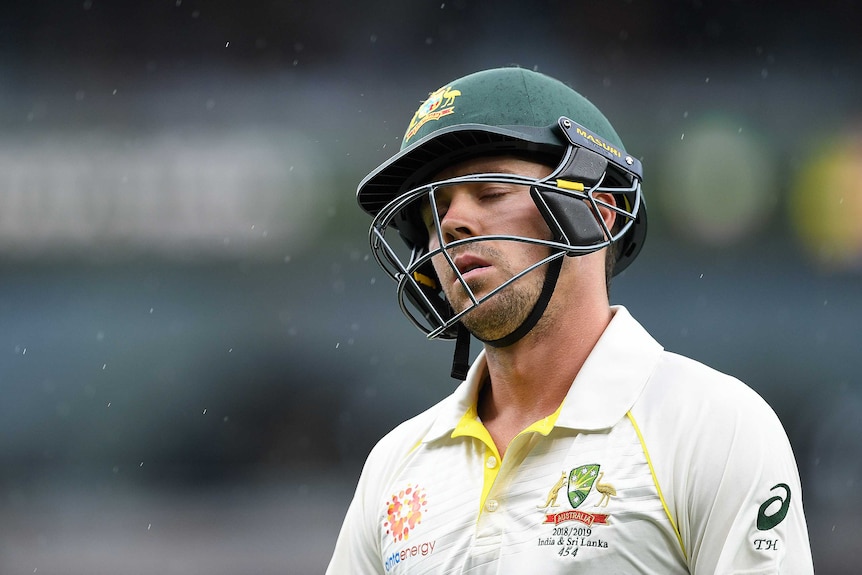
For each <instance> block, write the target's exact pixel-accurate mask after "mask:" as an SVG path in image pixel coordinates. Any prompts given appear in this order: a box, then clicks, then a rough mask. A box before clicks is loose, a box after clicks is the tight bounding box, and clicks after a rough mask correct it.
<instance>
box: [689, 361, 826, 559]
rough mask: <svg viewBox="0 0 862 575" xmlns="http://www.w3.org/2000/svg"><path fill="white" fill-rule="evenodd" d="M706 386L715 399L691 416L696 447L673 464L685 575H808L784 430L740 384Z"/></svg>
mask: <svg viewBox="0 0 862 575" xmlns="http://www.w3.org/2000/svg"><path fill="white" fill-rule="evenodd" d="M714 383H715V382H714ZM712 387H713V389H717V390H718V393H715V394H714V395H711V396H710V397H709V401H707V402H705V403H704V404H702V407H701V409H699V410H698V411H701V413H700V416H699V417H697V426H696V429H697V431H696V432H695V433H694V434H693V435H694V436H695V438H696V440H695V441H694V442H689V444H688V445H687V447H686V449H684V450H683V451H684V452H685V451H687V452H688V457H683V458H681V460H680V461H678V465H677V466H676V471H675V475H676V477H675V479H674V483H675V484H677V485H683V486H685V488H684V489H683V490H682V492H681V493H679V494H678V501H677V505H678V507H677V509H678V511H680V510H681V511H682V512H681V513H679V521H680V534H681V537H682V539H683V542H684V545H685V547H686V548H687V550H688V560H689V566H690V570H691V572H692V573H694V574H707V573H709V574H713V573H721V574H724V573H727V574H746V575H760V574H766V573H770V574H772V573H782V574H800V575H802V574H810V573H813V572H814V568H813V563H812V558H811V547H810V544H809V540H808V529H807V526H806V522H805V515H804V512H803V508H802V489H801V484H800V480H799V472H798V470H797V466H796V461H795V458H794V456H793V451H792V449H791V446H790V442H789V440H788V439H787V434H786V433H785V431H784V428H783V427H782V425H781V423H780V421H779V420H778V417H777V416H776V415H775V413H774V412H773V411H772V409H771V408H770V407H769V406H768V405H767V404H766V402H765V401H763V399H762V398H761V397H760V396H759V395H757V394H756V393H755V392H754V391H753V390H751V389H750V388H748V387H746V386H745V385H744V384H742V383H741V382H739V381H737V380H734V379H732V378H728V377H722V378H721V381H720V383H718V384H717V385H715V386H712ZM686 459H689V461H685V460H686ZM679 463H682V465H679ZM680 498H681V499H680Z"/></svg>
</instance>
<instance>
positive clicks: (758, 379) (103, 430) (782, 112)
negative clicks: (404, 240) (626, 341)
mask: <svg viewBox="0 0 862 575" xmlns="http://www.w3.org/2000/svg"><path fill="white" fill-rule="evenodd" d="M860 21H862V5H860V3H859V2H854V1H850V0H844V1H839V0H829V1H826V2H819V3H816V4H815V3H812V2H799V1H795V0H788V1H785V2H781V3H769V2H767V3H762V2H761V3H755V4H752V3H750V2H737V1H731V2H721V3H719V2H701V1H693V2H668V3H647V2H641V1H637V0H612V1H609V2H601V3H597V2H586V1H565V2H564V1H548V0H536V1H534V2H530V3H529V6H527V5H525V4H523V3H516V2H506V1H501V2H494V3H493V5H492V4H491V3H487V4H480V3H478V2H467V1H466V0H434V1H426V0H414V1H412V2H398V3H392V2H382V1H378V0H371V1H368V2H346V1H343V0H319V1H317V2H312V1H310V0H293V1H291V0H284V1H280V0H273V1H267V2H256V1H247V2H203V1H202V0H157V1H150V2H108V1H103V0H71V1H63V2H60V1H34V2H18V3H14V4H13V3H5V4H4V6H3V10H2V20H0V574H13V573H38V574H39V575H42V574H52V573H58V574H87V575H93V574H100V573H123V574H138V573H140V574H144V573H160V574H174V573H177V574H179V573H182V574H195V573H201V574H204V573H205V574H235V573H249V574H262V575H263V574H275V573H278V574H285V573H288V574H301V575H305V574H315V573H322V572H323V571H324V569H325V566H326V564H327V562H328V559H329V555H330V553H331V550H332V547H333V545H334V542H335V537H336V535H337V532H338V529H339V527H340V523H341V520H342V518H343V514H344V512H345V510H346V506H347V504H348V501H349V499H350V497H351V495H352V491H353V488H354V485H355V482H356V480H357V478H358V475H359V471H360V468H361V465H362V462H363V460H364V458H365V456H366V454H367V452H368V450H369V449H370V448H371V446H372V445H373V443H374V442H375V440H376V439H377V438H379V437H380V436H381V435H383V434H384V433H385V432H386V431H388V430H389V429H390V428H391V427H393V426H394V425H396V424H397V423H398V422H400V421H402V420H403V419H406V418H407V417H409V416H412V415H414V414H416V413H418V412H419V411H421V410H422V409H424V408H425V407H427V406H429V405H431V404H432V403H434V402H436V401H437V400H438V399H440V398H442V397H443V396H445V395H446V394H448V393H449V392H450V391H451V389H452V388H453V385H454V383H453V382H452V380H450V378H449V367H450V362H451V353H452V346H451V344H449V343H442V342H427V341H425V340H424V337H423V336H422V334H420V333H419V332H418V331H417V330H415V329H414V328H413V327H411V326H410V325H409V324H408V322H407V321H406V320H405V319H404V318H403V317H402V316H401V315H400V312H399V311H398V309H397V306H396V302H395V297H394V285H393V284H392V283H391V282H390V281H389V280H388V279H387V278H386V277H385V276H384V275H383V274H382V272H381V271H379V270H378V269H377V267H376V264H374V262H373V260H372V259H371V257H370V253H369V249H368V245H367V226H368V224H369V223H370V222H369V219H368V218H367V217H366V216H365V215H364V214H363V213H362V212H361V211H360V210H359V209H358V208H357V207H356V204H355V199H354V193H355V188H356V184H357V183H358V182H359V180H360V179H361V178H362V177H363V176H364V175H365V174H366V173H367V172H369V171H370V170H371V169H373V168H374V167H376V166H377V165H378V164H379V163H380V162H382V161H383V160H385V159H386V158H388V157H389V156H390V155H391V154H393V153H394V152H395V151H397V149H398V147H399V145H400V137H401V135H402V134H403V131H404V129H405V127H406V125H407V122H408V121H409V119H410V117H411V116H412V114H413V112H414V111H415V109H416V108H417V107H418V105H419V104H420V102H421V101H422V100H423V99H424V98H425V97H426V96H427V95H428V93H429V92H431V91H433V90H435V89H436V88H438V87H440V86H441V85H443V84H445V83H446V82H448V81H449V80H452V79H454V78H457V77H459V76H462V75H464V74H467V73H470V72H473V71H476V70H479V69H482V68H487V67H495V66H502V65H519V66H522V67H526V68H531V69H536V70H538V71H541V72H545V73H548V74H550V75H552V76H555V77H557V78H559V79H561V80H563V81H565V82H567V83H568V84H570V85H571V86H573V87H574V88H575V89H577V90H578V91H580V92H581V93H583V94H584V95H585V96H587V97H588V98H589V99H591V100H592V101H593V102H594V103H596V104H597V105H598V106H599V107H600V108H601V109H602V110H603V111H604V112H605V113H606V115H607V116H608V117H609V118H610V119H611V121H612V122H613V124H614V126H615V127H616V129H617V131H618V132H619V133H620V134H621V135H622V137H623V140H624V142H625V143H626V147H627V150H628V151H629V152H630V153H632V154H634V155H636V156H638V157H639V158H641V160H642V161H643V163H644V166H645V193H646V197H647V201H648V205H649V209H650V218H651V219H650V237H649V240H648V242H647V244H646V247H645V248H644V251H643V252H642V255H641V256H640V258H639V260H638V261H637V262H636V263H635V264H634V265H633V266H632V267H630V268H629V270H627V271H626V272H625V273H624V274H623V275H622V276H621V277H619V278H617V280H616V281H615V283H614V287H613V292H612V299H613V300H614V302H616V303H623V304H625V305H626V306H627V307H628V308H629V309H630V310H631V311H632V312H633V314H634V315H635V317H637V318H638V319H639V320H640V321H641V322H642V323H643V324H644V325H645V326H646V327H647V328H648V329H649V330H650V331H651V332H652V333H653V335H654V336H655V337H656V338H657V339H659V340H660V341H661V342H662V343H663V344H664V345H665V347H666V348H667V349H670V350H672V351H676V352H680V353H683V354H686V355H690V356H692V357H694V358H697V359H699V360H701V361H703V362H705V363H707V364H709V365H712V366H713V367H716V368H718V369H720V370H722V371H725V372H728V373H732V374H734V375H736V376H737V377H739V378H741V379H743V380H744V381H746V382H747V383H748V384H749V385H751V386H752V387H753V388H754V389H756V390H757V391H758V392H759V393H760V394H761V395H762V396H763V397H764V398H766V400H767V401H768V402H769V403H770V404H771V405H772V406H773V407H774V409H775V410H776V412H777V413H778V414H779V416H780V417H781V419H782V421H783V422H784V424H785V426H786V429H787V432H788V434H789V436H790V439H791V442H792V443H793V446H794V449H795V453H796V456H797V459H798V463H799V469H800V473H801V475H802V481H803V487H804V489H805V503H806V511H807V517H808V522H809V529H810V534H811V540H812V545H813V551H814V557H815V563H816V566H817V570H818V573H854V572H857V570H858V564H859V562H860V560H862V552H860V548H859V545H858V541H859V539H860V535H862V526H860V521H859V519H860V517H862V495H860V492H859V491H858V490H859V489H860V488H862V376H860V372H862V346H860V342H862V327H860V319H862V289H860V288H862V225H860V221H862V35H860V34H859V22H860ZM475 349H476V346H475V345H474V353H475Z"/></svg>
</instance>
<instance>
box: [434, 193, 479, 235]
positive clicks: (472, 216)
mask: <svg viewBox="0 0 862 575" xmlns="http://www.w3.org/2000/svg"><path fill="white" fill-rule="evenodd" d="M447 196H448V197H446V198H444V201H443V202H442V205H441V208H440V209H441V212H442V213H441V214H440V232H441V233H442V235H443V242H444V244H449V243H451V242H454V241H456V240H461V239H464V238H469V237H472V236H474V235H476V234H477V231H478V227H479V221H478V219H477V217H478V216H477V212H476V201H475V198H474V196H473V194H471V193H469V192H468V191H466V190H455V191H453V192H452V193H451V194H447Z"/></svg>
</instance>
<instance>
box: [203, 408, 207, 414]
mask: <svg viewBox="0 0 862 575" xmlns="http://www.w3.org/2000/svg"><path fill="white" fill-rule="evenodd" d="M206 414H207V408H206V407H205V408H204V412H203V414H202V415H206Z"/></svg>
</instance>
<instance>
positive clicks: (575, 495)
mask: <svg viewBox="0 0 862 575" xmlns="http://www.w3.org/2000/svg"><path fill="white" fill-rule="evenodd" d="M599 467H601V466H600V465H599V464H598V463H591V464H589V465H581V466H580V467H575V468H574V469H572V470H571V471H570V472H569V491H568V494H569V503H571V504H572V509H577V508H578V505H580V504H581V503H583V502H584V500H585V499H586V498H587V495H589V494H590V490H591V489H592V488H593V483H595V481H596V477H597V476H598V473H599Z"/></svg>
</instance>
